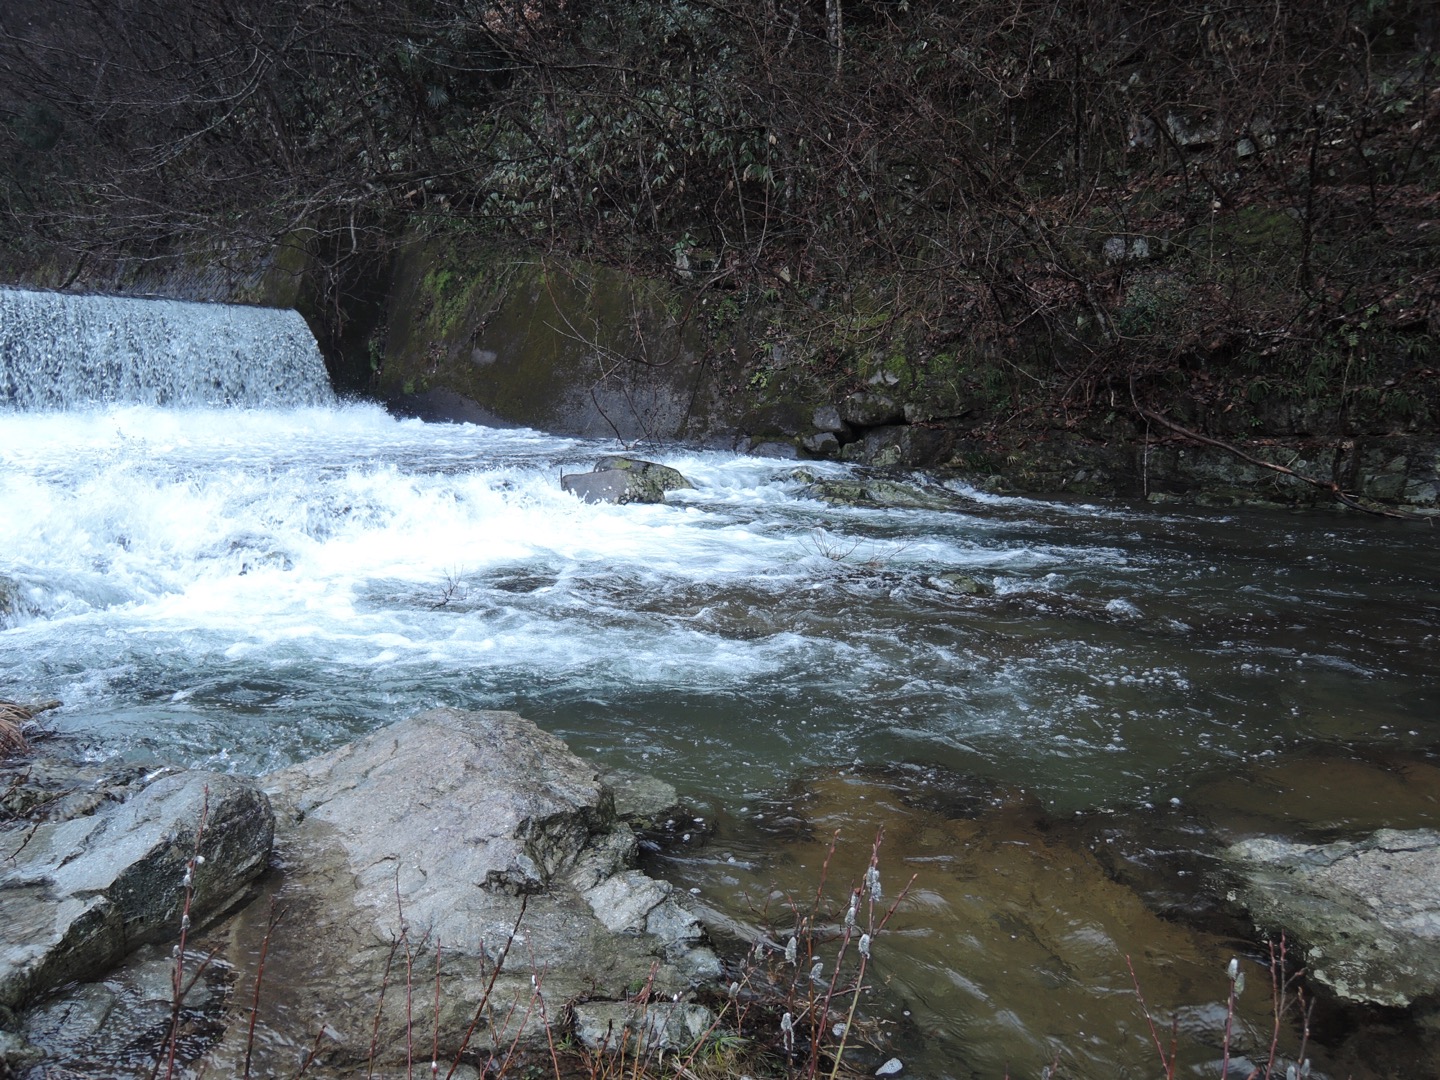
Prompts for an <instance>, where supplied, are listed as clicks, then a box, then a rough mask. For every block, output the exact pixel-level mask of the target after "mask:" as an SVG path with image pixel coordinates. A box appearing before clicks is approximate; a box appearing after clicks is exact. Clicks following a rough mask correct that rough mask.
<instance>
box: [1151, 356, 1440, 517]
mask: <svg viewBox="0 0 1440 1080" xmlns="http://www.w3.org/2000/svg"><path fill="white" fill-rule="evenodd" d="M1130 400H1131V401H1132V402H1133V403H1134V405H1135V411H1136V412H1137V413H1139V414H1140V415H1141V416H1142V417H1143V418H1144V419H1145V420H1147V421H1149V422H1150V423H1152V424H1159V425H1160V426H1161V427H1163V428H1167V429H1168V430H1170V431H1173V432H1174V433H1175V434H1176V435H1179V436H1181V437H1182V438H1185V439H1189V440H1190V441H1191V442H1197V443H1200V444H1202V445H1204V446H1213V447H1216V448H1217V449H1220V450H1224V451H1225V452H1226V453H1229V454H1234V455H1235V456H1236V457H1238V458H1239V459H1240V460H1241V461H1246V462H1249V463H1250V464H1251V465H1257V466H1259V467H1260V468H1262V469H1269V470H1270V471H1271V472H1277V473H1279V474H1280V475H1282V476H1288V477H1290V478H1291V479H1292V480H1299V481H1300V482H1301V483H1304V484H1309V485H1310V486H1311V487H1314V488H1318V489H1319V490H1321V491H1323V492H1325V493H1326V494H1328V495H1330V496H1331V497H1332V498H1334V499H1336V500H1337V501H1339V502H1340V503H1342V504H1344V505H1345V506H1348V507H1350V508H1351V509H1352V510H1359V511H1360V512H1361V513H1362V514H1373V515H1375V516H1376V517H1388V518H1398V519H1400V520H1401V521H1432V519H1431V518H1428V517H1426V516H1425V515H1424V514H1413V513H1411V512H1410V511H1408V510H1396V509H1393V508H1382V507H1375V506H1366V505H1365V504H1364V503H1362V502H1361V501H1360V500H1359V499H1358V498H1357V497H1356V496H1354V495H1352V494H1350V493H1349V492H1348V491H1345V490H1343V489H1342V488H1341V487H1340V485H1339V484H1337V483H1335V482H1334V481H1332V480H1318V479H1316V478H1315V477H1313V476H1306V475H1305V474H1304V473H1302V472H1296V471H1295V470H1294V469H1291V468H1289V467H1288V466H1285V465H1277V464H1275V462H1273V461H1266V460H1265V459H1264V458H1258V457H1256V456H1255V455H1254V454H1247V453H1246V452H1245V451H1244V450H1241V449H1240V448H1239V447H1238V446H1236V445H1234V444H1233V443H1227V442H1225V441H1224V440H1223V439H1216V438H1212V437H1211V436H1209V435H1202V434H1200V432H1198V431H1191V430H1190V429H1189V428H1187V427H1182V426H1181V425H1179V424H1177V423H1175V421H1173V420H1169V419H1167V418H1166V417H1164V416H1161V415H1160V414H1159V413H1157V412H1152V411H1151V410H1149V409H1147V408H1145V407H1144V406H1143V405H1141V404H1140V401H1139V399H1138V398H1137V397H1136V396H1135V385H1134V382H1133V380H1132V382H1131V385H1130ZM1432 523H1433V521H1432Z"/></svg>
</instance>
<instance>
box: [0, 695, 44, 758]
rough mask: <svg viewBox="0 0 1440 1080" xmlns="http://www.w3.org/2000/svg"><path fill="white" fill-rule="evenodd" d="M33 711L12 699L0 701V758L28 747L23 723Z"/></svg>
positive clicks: (29, 718)
mask: <svg viewBox="0 0 1440 1080" xmlns="http://www.w3.org/2000/svg"><path fill="white" fill-rule="evenodd" d="M34 717H35V713H34V712H33V711H31V710H30V709H29V708H27V707H26V706H24V705H20V704H17V703H16V702H13V701H0V758H6V757H10V756H12V755H14V754H23V753H25V752H26V751H27V750H29V749H30V743H29V741H28V740H27V739H26V738H25V725H26V724H28V723H29V722H30V721H31V720H33V719H34Z"/></svg>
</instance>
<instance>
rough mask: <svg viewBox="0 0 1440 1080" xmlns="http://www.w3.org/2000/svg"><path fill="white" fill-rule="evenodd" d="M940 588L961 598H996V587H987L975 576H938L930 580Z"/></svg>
mask: <svg viewBox="0 0 1440 1080" xmlns="http://www.w3.org/2000/svg"><path fill="white" fill-rule="evenodd" d="M930 580H931V581H932V582H933V583H934V584H935V585H936V586H937V587H938V588H941V589H944V590H945V591H946V592H953V593H959V594H960V595H961V596H994V595H995V586H993V585H987V584H986V583H985V582H983V581H981V580H980V579H979V578H977V577H976V576H975V575H974V574H961V573H948V574H936V575H935V576H934V577H933V578H931V579H930Z"/></svg>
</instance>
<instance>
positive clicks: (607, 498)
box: [560, 457, 695, 503]
mask: <svg viewBox="0 0 1440 1080" xmlns="http://www.w3.org/2000/svg"><path fill="white" fill-rule="evenodd" d="M560 486H561V487H562V488H563V489H564V490H566V491H568V492H569V493H570V494H572V495H574V496H576V497H577V498H579V499H581V500H582V501H584V502H589V503H600V502H613V503H632V502H639V503H661V502H664V501H665V493H666V492H667V491H678V490H681V489H684V488H693V487H694V486H695V485H694V484H692V483H690V481H689V480H687V479H685V477H684V476H682V475H681V474H680V472H679V470H677V469H672V468H670V466H668V465H658V464H656V463H655V462H653V461H640V460H638V459H636V458H628V457H606V458H601V459H600V460H599V461H598V462H596V463H595V468H594V469H593V470H591V471H590V472H588V473H570V474H568V475H565V476H562V477H560Z"/></svg>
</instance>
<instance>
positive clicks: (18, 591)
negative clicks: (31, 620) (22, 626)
mask: <svg viewBox="0 0 1440 1080" xmlns="http://www.w3.org/2000/svg"><path fill="white" fill-rule="evenodd" d="M25 592H26V590H25V587H24V586H23V585H21V584H20V582H19V581H17V580H15V579H14V578H12V577H9V576H7V575H5V574H0V628H4V627H6V626H14V625H15V624H16V623H18V622H19V621H20V620H21V619H22V618H24V617H25V616H28V615H34V614H35V613H36V608H35V605H34V604H32V603H31V602H30V600H29V599H28V598H27V597H26V595H25Z"/></svg>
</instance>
